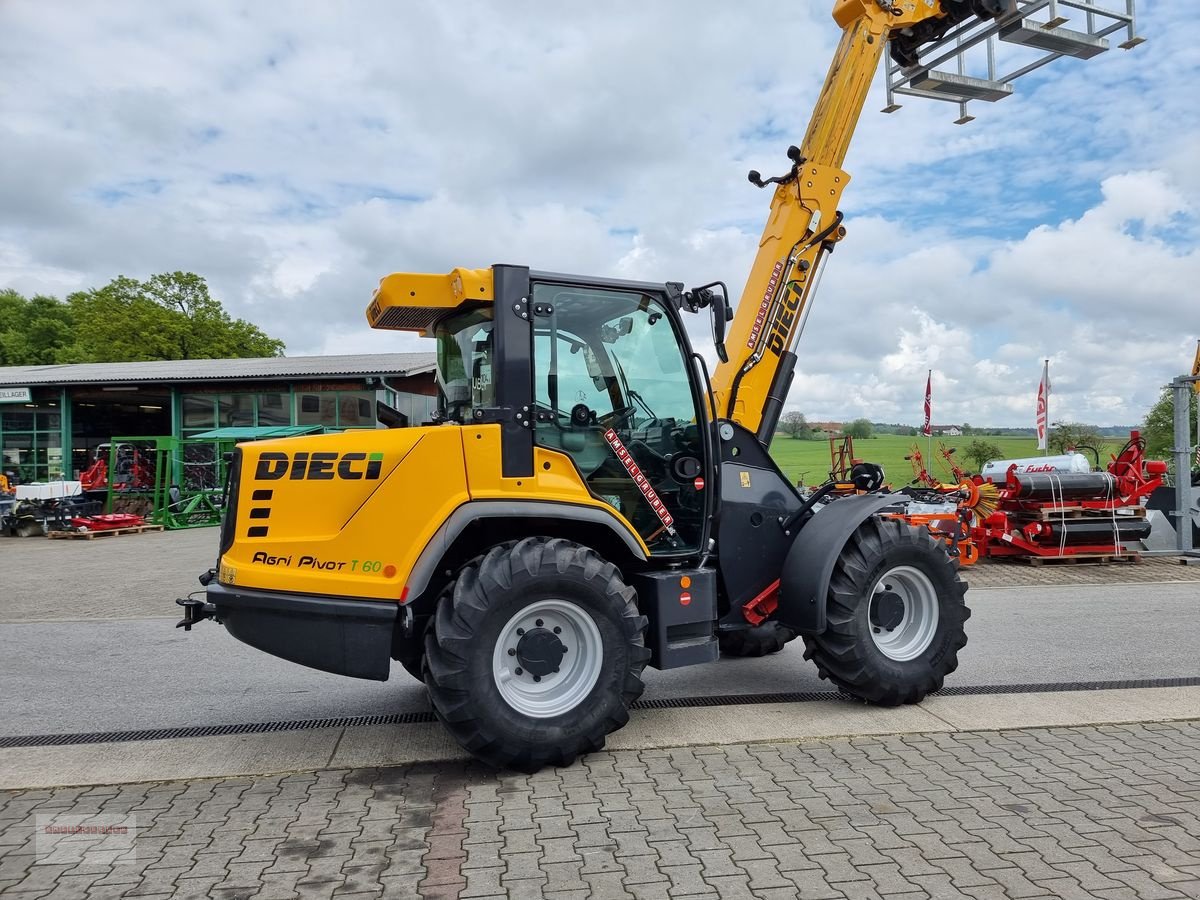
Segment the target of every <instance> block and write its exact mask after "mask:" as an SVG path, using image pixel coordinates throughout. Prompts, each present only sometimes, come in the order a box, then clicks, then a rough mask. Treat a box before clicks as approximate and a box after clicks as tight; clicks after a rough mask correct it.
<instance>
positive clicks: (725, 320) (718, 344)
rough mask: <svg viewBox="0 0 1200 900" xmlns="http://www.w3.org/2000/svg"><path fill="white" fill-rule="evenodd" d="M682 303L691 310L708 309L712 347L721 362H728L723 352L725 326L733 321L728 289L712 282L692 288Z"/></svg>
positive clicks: (722, 283)
mask: <svg viewBox="0 0 1200 900" xmlns="http://www.w3.org/2000/svg"><path fill="white" fill-rule="evenodd" d="M684 302H686V303H688V304H689V305H690V306H691V307H692V309H693V310H700V309H703V308H704V307H706V306H707V307H709V311H710V313H711V315H712V339H713V346H714V347H715V348H716V350H717V356H718V357H720V359H721V362H729V354H728V353H727V352H726V350H725V326H726V325H727V324H729V322H730V321H732V319H733V308H732V307H731V306H730V305H729V289H728V288H727V287H725V282H723V281H714V282H712V284H705V285H701V286H700V287H698V288H692V289H691V290H690V291H688V292H687V293H686V294H685V295H684Z"/></svg>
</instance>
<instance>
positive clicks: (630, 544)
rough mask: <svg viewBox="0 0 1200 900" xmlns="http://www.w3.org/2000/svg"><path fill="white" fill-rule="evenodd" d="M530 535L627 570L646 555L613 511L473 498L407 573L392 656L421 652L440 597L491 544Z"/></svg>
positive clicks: (637, 566)
mask: <svg viewBox="0 0 1200 900" xmlns="http://www.w3.org/2000/svg"><path fill="white" fill-rule="evenodd" d="M527 537H544V538H564V539H566V540H569V541H573V542H574V543H577V544H582V545H583V546H585V547H590V548H591V549H592V550H595V551H596V552H597V553H598V554H600V556H602V557H603V558H604V559H606V560H608V561H609V562H611V563H613V564H615V565H616V566H617V568H619V569H620V570H621V571H623V572H631V571H637V570H639V569H641V568H642V567H643V566H644V565H645V564H646V562H647V557H646V553H645V551H644V550H643V549H642V546H641V545H640V544H639V542H638V539H637V537H636V536H635V535H634V534H633V532H631V531H630V530H629V529H628V528H627V527H626V526H625V525H624V524H623V523H622V522H621V520H620V519H618V518H617V517H616V516H614V515H613V514H612V513H610V512H608V511H606V510H604V509H600V508H598V507H595V506H584V505H581V504H574V503H558V502H553V501H539V500H472V501H469V502H467V503H464V504H462V505H461V506H459V507H458V508H457V509H456V510H455V511H454V512H453V513H451V514H450V515H449V516H448V517H447V518H446V521H445V522H443V523H442V526H441V527H440V528H439V529H438V530H437V532H436V533H435V534H434V536H433V537H432V538H431V539H430V540H429V542H428V543H427V544H426V545H425V549H424V550H422V551H421V555H420V556H419V557H418V558H417V561H416V563H415V564H414V565H413V567H412V570H411V572H410V573H409V576H408V582H407V585H406V589H407V596H406V603H407V605H408V606H409V607H410V608H411V609H412V611H413V620H414V627H413V628H412V630H411V633H409V634H403V633H401V632H400V631H399V630H397V633H396V639H395V642H394V644H393V652H392V657H393V658H394V659H398V660H399V659H403V658H405V656H406V654H407V655H410V656H411V655H412V654H414V653H415V654H417V655H418V656H419V654H420V653H421V648H422V646H423V641H424V633H425V626H426V624H427V623H428V621H429V619H430V617H431V616H433V614H434V610H435V608H436V606H437V599H438V597H439V596H440V595H441V593H442V591H443V590H444V589H445V587H446V585H447V584H449V583H450V582H451V581H452V580H453V579H454V577H455V574H456V573H457V572H458V570H459V569H461V568H462V567H463V566H465V565H466V564H467V563H468V562H470V561H471V560H473V559H475V558H476V557H477V556H479V555H481V554H483V553H485V552H486V551H487V550H489V549H490V548H492V547H495V546H496V545H498V544H503V543H506V542H512V541H517V540H521V539H522V538H527Z"/></svg>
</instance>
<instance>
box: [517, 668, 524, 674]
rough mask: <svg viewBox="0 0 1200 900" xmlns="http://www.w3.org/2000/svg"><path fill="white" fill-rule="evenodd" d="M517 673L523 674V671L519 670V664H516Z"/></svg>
mask: <svg viewBox="0 0 1200 900" xmlns="http://www.w3.org/2000/svg"><path fill="white" fill-rule="evenodd" d="M517 674H518V675H523V674H524V673H523V672H522V671H521V667H520V666H517Z"/></svg>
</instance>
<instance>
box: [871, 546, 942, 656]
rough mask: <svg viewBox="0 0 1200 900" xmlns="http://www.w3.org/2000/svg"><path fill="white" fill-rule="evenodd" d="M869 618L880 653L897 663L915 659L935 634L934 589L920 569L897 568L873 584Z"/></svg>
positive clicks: (936, 613)
mask: <svg viewBox="0 0 1200 900" xmlns="http://www.w3.org/2000/svg"><path fill="white" fill-rule="evenodd" d="M868 614H869V617H870V624H871V639H872V640H873V641H874V642H875V646H876V647H878V648H879V652H881V653H882V654H883V655H884V656H886V657H887V658H888V659H893V660H896V661H897V662H907V661H908V660H910V659H916V658H917V657H918V656H920V655H921V654H922V653H924V652H925V651H926V649H928V647H929V645H930V644H931V643H933V636H934V634H935V633H936V632H937V626H938V615H939V610H938V596H937V589H936V588H934V586H933V582H932V581H930V580H929V576H928V575H926V574H925V573H924V572H922V571H921V570H920V569H915V568H913V567H912V566H897V567H896V568H894V569H889V570H888V571H886V572H884V573H883V575H881V576H880V577H879V580H878V581H876V582H875V587H874V588H873V589H872V591H871V603H870V610H869V613H868Z"/></svg>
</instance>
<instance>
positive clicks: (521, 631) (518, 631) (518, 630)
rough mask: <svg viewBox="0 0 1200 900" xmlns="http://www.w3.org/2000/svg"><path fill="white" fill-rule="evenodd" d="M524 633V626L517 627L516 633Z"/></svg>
mask: <svg viewBox="0 0 1200 900" xmlns="http://www.w3.org/2000/svg"><path fill="white" fill-rule="evenodd" d="M524 633H525V629H524V628H518V629H517V634H518V635H522V634H524Z"/></svg>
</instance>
